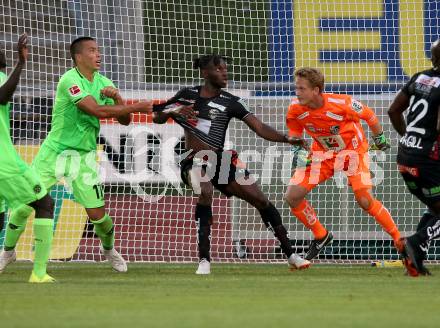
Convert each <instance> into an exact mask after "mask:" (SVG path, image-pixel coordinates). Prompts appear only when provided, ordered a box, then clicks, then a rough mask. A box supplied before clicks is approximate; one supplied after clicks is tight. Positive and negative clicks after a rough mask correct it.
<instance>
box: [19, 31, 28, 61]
mask: <svg viewBox="0 0 440 328" xmlns="http://www.w3.org/2000/svg"><path fill="white" fill-rule="evenodd" d="M27 41H28V37H27V34H26V33H23V34H22V35H20V38H19V39H18V43H17V50H18V61H19V62H20V63H21V64H24V63H25V62H26V60H27V58H28V53H29V51H28V47H27Z"/></svg>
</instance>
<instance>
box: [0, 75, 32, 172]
mask: <svg viewBox="0 0 440 328" xmlns="http://www.w3.org/2000/svg"><path fill="white" fill-rule="evenodd" d="M6 80H7V76H6V74H5V73H3V72H0V85H2V84H3V83H5V82H6ZM10 107H11V106H10V104H9V103H7V104H6V105H0V153H1V156H0V180H1V179H5V178H8V177H10V176H11V175H14V174H21V173H23V172H24V171H25V170H26V168H27V166H26V164H25V163H24V162H23V161H22V160H21V158H20V157H19V156H18V154H17V151H16V150H15V148H14V145H13V144H12V140H11V134H10V127H11V126H10V124H9V110H10Z"/></svg>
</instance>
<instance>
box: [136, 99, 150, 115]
mask: <svg viewBox="0 0 440 328" xmlns="http://www.w3.org/2000/svg"><path fill="white" fill-rule="evenodd" d="M134 106H135V108H136V111H138V112H140V113H151V112H152V111H153V103H152V102H151V101H140V102H138V103H136V104H134Z"/></svg>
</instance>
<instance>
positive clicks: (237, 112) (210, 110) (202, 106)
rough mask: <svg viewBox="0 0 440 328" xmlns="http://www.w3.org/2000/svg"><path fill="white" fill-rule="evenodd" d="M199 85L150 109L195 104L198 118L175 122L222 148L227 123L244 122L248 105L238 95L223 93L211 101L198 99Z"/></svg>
mask: <svg viewBox="0 0 440 328" xmlns="http://www.w3.org/2000/svg"><path fill="white" fill-rule="evenodd" d="M200 90H201V86H196V87H192V88H184V89H182V90H180V91H179V92H177V94H176V95H175V96H174V97H172V98H171V99H169V100H168V101H167V102H165V103H163V104H159V105H154V106H153V111H154V112H158V111H162V110H165V109H168V108H172V107H174V106H180V105H190V104H194V111H196V112H198V114H197V119H194V120H184V119H181V118H176V119H174V120H175V121H176V122H177V123H178V124H179V125H180V126H182V127H183V128H184V129H185V130H186V131H189V132H190V133H192V134H193V135H195V136H196V137H198V138H199V139H200V140H202V141H203V142H205V143H207V144H208V145H210V146H211V147H215V148H217V149H223V146H224V143H225V136H226V130H227V129H228V125H229V121H230V120H231V118H233V117H235V118H238V119H240V120H243V119H244V118H245V117H246V116H247V115H249V114H250V111H249V108H248V106H247V104H246V103H245V102H244V101H243V100H242V99H241V98H240V97H237V96H234V95H232V94H230V93H229V92H226V91H223V90H222V91H221V93H220V94H219V95H218V96H216V97H212V98H202V97H200Z"/></svg>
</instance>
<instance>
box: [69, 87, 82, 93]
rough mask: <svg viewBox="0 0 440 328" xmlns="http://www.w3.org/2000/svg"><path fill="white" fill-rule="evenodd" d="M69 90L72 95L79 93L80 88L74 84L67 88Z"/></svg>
mask: <svg viewBox="0 0 440 328" xmlns="http://www.w3.org/2000/svg"><path fill="white" fill-rule="evenodd" d="M69 92H70V94H71V95H72V96H76V95H78V94H80V93H81V89H80V88H79V86H77V85H74V86H72V87H70V88H69Z"/></svg>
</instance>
